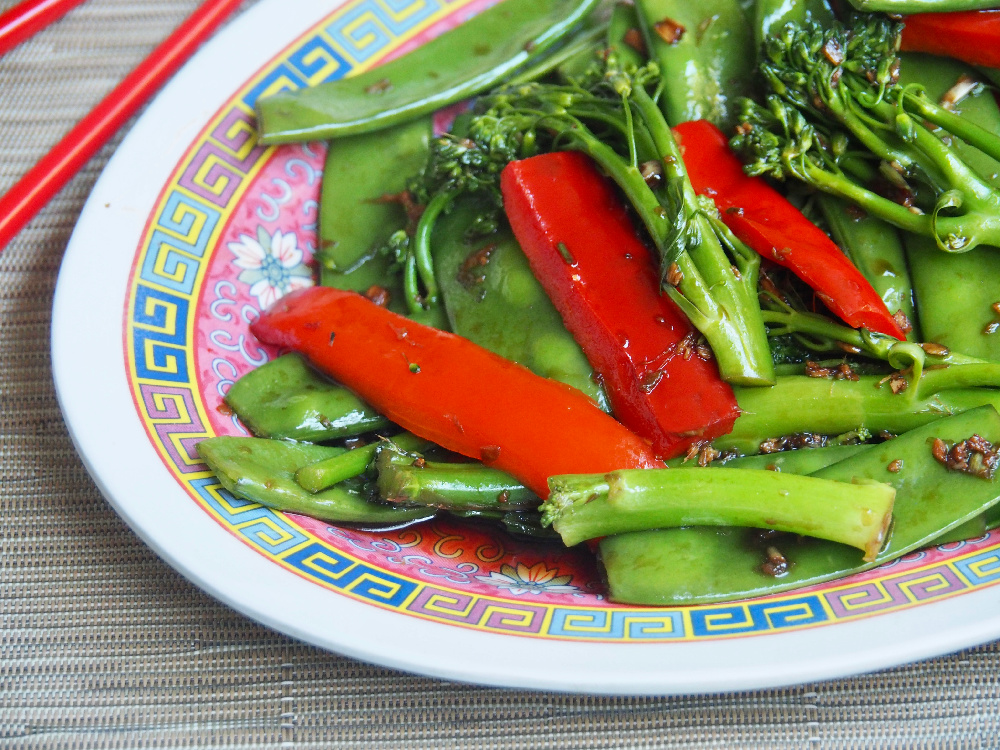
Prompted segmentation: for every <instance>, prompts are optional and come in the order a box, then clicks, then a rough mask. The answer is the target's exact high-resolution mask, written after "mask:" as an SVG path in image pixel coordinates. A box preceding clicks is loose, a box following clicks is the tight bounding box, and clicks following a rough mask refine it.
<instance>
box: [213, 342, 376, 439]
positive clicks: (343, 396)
mask: <svg viewBox="0 0 1000 750" xmlns="http://www.w3.org/2000/svg"><path fill="white" fill-rule="evenodd" d="M226 403H227V404H228V405H229V407H230V408H231V409H232V410H233V411H234V412H236V414H237V416H239V418H240V420H241V421H242V422H243V423H244V424H245V425H246V426H247V427H249V428H250V431H251V432H253V434H254V435H256V436H257V437H268V438H287V439H289V440H304V441H311V442H323V441H328V440H338V439H341V438H345V437H352V436H354V435H360V434H362V433H365V432H372V431H374V430H382V429H385V428H386V427H388V426H389V421H388V420H387V419H385V417H383V416H381V415H380V414H378V413H377V412H375V411H374V410H373V409H372V408H371V407H370V406H368V405H367V404H365V403H364V402H363V401H361V400H360V399H359V398H358V397H357V396H355V395H354V394H353V393H351V392H350V391H348V390H347V389H346V388H343V387H341V386H339V385H336V384H335V383H333V382H331V381H330V380H329V379H327V378H326V377H324V376H323V375H320V374H319V373H318V372H316V370H314V369H313V368H311V367H310V366H309V365H308V364H306V361H305V360H304V359H303V358H302V357H301V356H299V355H298V354H286V355H284V356H282V357H278V358H277V359H275V360H273V361H271V362H268V363H267V364H265V365H262V366H261V367H258V368H257V369H255V370H251V371H250V372H248V373H247V374H246V375H244V376H243V377H242V378H240V379H239V380H237V381H236V382H235V383H234V384H233V386H232V387H231V388H230V389H229V392H228V393H227V394H226Z"/></svg>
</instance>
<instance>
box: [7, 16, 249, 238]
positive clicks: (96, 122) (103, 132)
mask: <svg viewBox="0 0 1000 750" xmlns="http://www.w3.org/2000/svg"><path fill="white" fill-rule="evenodd" d="M81 2H83V0H26V1H25V2H22V3H20V4H19V5H17V6H15V7H14V8H11V9H10V10H8V11H7V12H5V13H3V14H2V15H0V54H4V53H5V52H7V51H8V50H9V49H10V48H11V47H13V46H15V45H16V44H18V43H20V42H22V41H24V40H25V39H27V38H28V37H29V36H31V35H32V34H34V33H35V32H37V31H38V30H40V29H42V28H44V27H45V26H46V25H48V24H49V23H52V22H53V21H55V20H56V19H58V18H60V17H62V16H63V15H64V14H65V13H66V12H68V11H69V10H70V9H71V8H73V7H75V6H77V5H79V4H80V3H81ZM242 2H243V0H206V1H205V2H204V3H202V4H201V6H200V7H199V8H198V9H197V10H196V11H195V12H194V13H192V14H191V15H190V16H189V17H188V18H187V19H186V20H185V21H184V22H183V23H181V25H180V26H178V27H177V29H176V30H175V31H174V32H173V33H172V34H171V35H170V36H168V37H167V38H166V39H165V40H164V41H163V42H162V43H161V44H160V46H158V47H157V48H156V49H155V50H153V52H152V53H151V54H150V55H149V57H147V58H146V59H145V60H143V61H142V62H141V63H140V64H139V65H138V67H136V69H135V70H133V71H132V72H131V73H129V74H128V75H127V76H126V77H125V78H124V79H123V80H122V82H121V83H119V84H118V85H117V86H116V87H115V88H114V89H113V90H112V91H111V93H110V94H108V95H107V96H106V97H104V99H103V100H102V101H101V103H100V104H98V105H97V107H95V108H94V109H93V111H91V112H90V114H88V115H87V116H86V117H84V118H83V119H82V120H80V122H79V123H77V124H76V126H75V127H74V128H73V129H72V130H70V131H69V133H67V134H66V135H65V136H64V137H63V139H62V140H61V141H59V143H58V144H56V146H55V147H54V148H53V149H52V150H51V151H50V152H49V153H48V154H46V156H44V157H43V158H42V160H41V161H39V162H38V163H37V164H36V165H35V166H34V167H32V168H31V169H30V170H29V171H28V173H27V174H26V175H24V177H22V178H21V180H20V181H18V182H17V184H15V185H14V187H12V188H11V189H10V190H9V191H8V192H7V193H6V195H4V196H3V197H2V198H0V250H2V249H3V248H4V247H6V246H7V244H8V243H9V242H10V241H11V240H12V239H13V238H14V236H15V235H16V234H17V233H18V232H20V231H21V229H23V228H24V226H25V224H27V223H28V222H29V221H31V219H32V218H33V217H34V216H35V214H37V213H38V211H40V210H41V208H42V207H43V206H44V205H45V204H46V203H48V202H49V201H50V200H51V199H52V197H53V196H54V195H55V194H56V193H58V192H59V191H60V190H61V189H62V188H63V187H64V186H65V185H66V183H67V182H69V181H70V179H71V178H72V177H73V175H75V174H76V173H77V172H78V171H79V170H80V169H81V167H83V165H84V164H86V163H87V162H88V161H89V160H90V158H91V157H92V156H93V155H94V154H95V153H97V151H98V150H99V149H100V148H101V146H103V145H104V144H105V143H106V142H107V141H108V139H110V138H111V136H112V135H114V133H115V132H116V131H117V130H118V129H119V128H120V127H121V126H122V125H123V124H124V123H125V122H126V121H127V120H128V119H129V118H130V117H131V116H132V115H134V114H135V113H136V112H137V111H138V110H139V108H140V107H141V106H142V105H143V104H144V103H145V102H146V100H147V99H149V97H150V96H152V95H153V94H154V93H155V92H156V91H157V90H158V89H159V88H160V87H161V86H162V85H163V84H164V83H166V81H167V79H169V78H170V76H172V75H173V74H174V73H175V72H177V70H178V69H179V68H180V67H181V65H183V64H184V62H185V61H186V60H187V59H188V58H189V57H190V56H191V55H192V54H194V52H195V50H197V49H198V47H199V46H200V45H201V43H202V42H203V41H205V39H207V38H208V37H209V36H210V35H211V34H212V32H213V31H215V30H216V29H217V28H218V27H219V25H220V24H221V23H222V22H223V21H225V20H226V18H227V17H228V16H229V15H230V14H231V13H232V12H233V11H235V10H236V9H237V8H238V7H239V6H240V4H241V3H242Z"/></svg>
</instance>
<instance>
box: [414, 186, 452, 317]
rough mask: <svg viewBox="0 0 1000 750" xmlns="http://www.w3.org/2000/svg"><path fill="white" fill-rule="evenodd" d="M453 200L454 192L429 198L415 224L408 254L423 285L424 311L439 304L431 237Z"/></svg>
mask: <svg viewBox="0 0 1000 750" xmlns="http://www.w3.org/2000/svg"><path fill="white" fill-rule="evenodd" d="M454 199H455V192H454V191H447V192H442V193H438V194H437V195H435V196H434V197H433V198H431V201H430V203H428V204H427V206H426V207H425V208H424V212H423V213H422V214H421V215H420V221H418V222H417V229H416V231H415V232H414V234H413V239H412V240H411V243H412V244H411V246H410V253H411V255H412V256H413V259H414V264H415V266H416V271H417V273H418V274H419V276H420V281H421V282H423V285H424V295H423V305H422V308H424V309H427V308H431V307H437V306H438V304H439V303H440V295H439V293H438V284H437V279H436V278H435V277H434V258H433V257H432V256H431V235H433V233H434V223H435V222H436V221H437V218H438V216H440V215H441V212H442V211H444V210H445V209H447V208H448V206H450V205H451V203H452V201H453V200H454ZM407 292H409V289H407Z"/></svg>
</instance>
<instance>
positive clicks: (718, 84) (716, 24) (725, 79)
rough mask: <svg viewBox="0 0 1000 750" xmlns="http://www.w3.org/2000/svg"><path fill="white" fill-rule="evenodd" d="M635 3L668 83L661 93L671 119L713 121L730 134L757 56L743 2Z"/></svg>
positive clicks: (673, 122)
mask: <svg viewBox="0 0 1000 750" xmlns="http://www.w3.org/2000/svg"><path fill="white" fill-rule="evenodd" d="M636 7H637V8H638V9H639V18H640V20H641V23H642V32H643V36H644V37H645V39H646V47H647V49H648V50H649V56H650V57H651V58H652V59H653V60H655V61H656V62H657V63H659V65H660V70H661V72H662V74H663V80H664V81H667V82H669V85H668V86H666V87H665V88H664V90H663V92H662V94H661V95H660V107H661V108H662V110H663V113H664V115H666V118H667V122H668V123H669V124H670V126H671V127H673V126H675V125H678V124H680V123H682V122H686V121H688V120H709V121H711V122H712V123H714V124H715V125H718V126H719V127H720V128H721V129H722V130H723V131H725V132H726V133H727V134H728V133H729V130H730V129H731V126H732V125H733V124H734V123H735V121H736V101H737V100H738V99H739V97H741V96H747V95H748V94H749V93H750V89H751V80H752V77H753V72H754V70H753V69H754V66H753V65H751V64H749V63H748V61H750V60H753V59H754V58H755V57H756V52H755V50H754V32H753V24H752V23H751V22H750V20H749V19H748V18H747V16H746V14H745V13H744V11H743V9H742V8H741V6H740V4H739V2H738V1H737V0H699V1H698V2H688V1H687V0H638V2H637V3H636ZM671 39H674V41H671Z"/></svg>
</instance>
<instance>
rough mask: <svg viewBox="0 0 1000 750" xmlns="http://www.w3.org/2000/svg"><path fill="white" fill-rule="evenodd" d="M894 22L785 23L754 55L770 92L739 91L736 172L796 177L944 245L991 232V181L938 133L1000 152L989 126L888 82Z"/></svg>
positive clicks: (996, 207) (994, 237) (959, 247)
mask: <svg viewBox="0 0 1000 750" xmlns="http://www.w3.org/2000/svg"><path fill="white" fill-rule="evenodd" d="M901 29H902V24H900V23H897V22H894V21H892V20H890V19H888V18H886V17H884V16H880V15H873V16H859V17H857V20H856V22H855V24H854V25H853V26H852V27H851V28H846V27H844V26H843V25H841V24H839V23H838V24H834V25H833V26H832V27H831V28H828V29H823V28H821V27H820V26H818V25H816V24H811V23H805V24H788V25H787V26H785V27H784V29H783V30H782V31H781V33H779V34H777V35H775V36H772V37H770V38H769V39H768V40H767V41H766V43H765V48H764V57H763V61H762V62H761V65H760V70H761V72H762V74H763V77H764V79H765V81H766V82H767V85H768V86H769V88H770V90H771V92H772V93H771V94H770V95H769V96H768V97H767V99H766V105H761V104H758V103H756V102H753V101H750V100H744V101H743V108H742V113H741V117H740V120H741V124H740V127H739V128H738V129H737V135H736V136H735V137H734V138H733V140H732V146H733V148H734V149H736V150H737V151H742V152H743V153H744V155H745V156H746V157H747V158H748V159H749V163H748V165H747V168H746V169H747V173H748V174H753V175H761V174H767V175H771V176H773V177H776V178H779V179H783V178H786V177H794V178H796V179H799V180H802V181H803V182H805V183H807V184H809V185H812V186H813V187H815V188H817V189H819V190H822V191H825V192H827V193H831V194H833V195H838V196H840V197H842V198H845V199H847V200H849V201H851V202H853V203H856V204H857V205H858V206H860V207H861V208H862V209H864V210H865V211H866V212H867V213H869V214H871V215H873V216H878V217H880V218H882V219H884V220H886V221H888V222H890V223H892V224H895V225H896V226H897V227H899V228H901V229H904V230H906V231H909V232H913V233H916V234H922V235H925V236H928V237H932V238H934V240H935V241H936V243H937V245H938V247H939V248H940V249H941V250H944V251H946V252H965V251H967V250H971V249H972V248H974V247H976V246H977V245H980V244H987V245H997V244H1000V192H998V191H997V190H996V189H994V188H993V187H992V186H991V185H990V184H989V183H988V182H987V181H986V180H984V179H983V178H982V177H981V176H980V175H979V174H977V173H976V171H975V170H973V169H972V168H971V167H969V166H968V165H967V164H966V163H965V162H964V161H963V160H962V159H961V157H960V156H959V155H958V153H957V151H956V150H955V149H954V148H952V147H951V146H950V145H949V144H948V143H947V142H946V139H943V138H941V137H939V136H943V135H951V136H956V137H958V138H960V139H962V140H963V141H965V142H967V143H968V144H970V145H971V146H974V147H975V148H977V149H979V150H981V151H983V152H984V153H986V154H989V155H990V156H992V157H994V158H1000V136H998V135H997V134H995V133H990V132H989V131H987V130H986V129H984V128H981V127H979V126H977V125H975V124H973V123H971V122H969V121H968V120H965V119H963V118H961V117H960V116H958V115H956V114H955V113H954V112H950V111H949V110H948V109H946V108H945V107H942V106H940V105H938V104H937V103H935V102H933V101H932V100H931V99H930V98H929V97H927V96H926V95H925V94H924V92H923V90H922V89H921V88H920V87H919V86H914V85H911V86H902V85H900V84H899V83H898V81H897V79H898V71H899V61H898V58H897V53H898V50H899V35H900V32H901ZM925 123H929V124H930V126H931V127H934V128H935V130H934V131H932V130H931V129H930V127H928V125H926V124H925ZM877 181H881V182H882V183H883V185H884V187H885V188H887V190H881V191H880V192H881V194H880V192H876V190H874V189H873V188H872V187H871V185H872V183H875V182H877ZM886 194H891V195H892V196H893V197H894V198H896V200H893V199H892V198H889V197H885V196H886Z"/></svg>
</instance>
